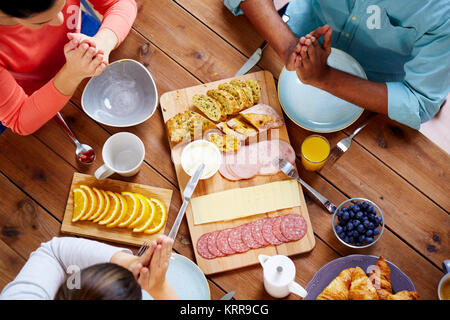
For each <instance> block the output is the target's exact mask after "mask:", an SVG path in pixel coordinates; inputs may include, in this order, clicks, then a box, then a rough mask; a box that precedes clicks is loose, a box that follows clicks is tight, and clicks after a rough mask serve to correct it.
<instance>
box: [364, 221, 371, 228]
mask: <svg viewBox="0 0 450 320" xmlns="http://www.w3.org/2000/svg"><path fill="white" fill-rule="evenodd" d="M362 224H363V226H364V227H365V228H369V224H370V221H369V220H364V221H363V223H362Z"/></svg>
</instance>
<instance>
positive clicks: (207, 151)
mask: <svg viewBox="0 0 450 320" xmlns="http://www.w3.org/2000/svg"><path fill="white" fill-rule="evenodd" d="M200 146H203V147H202V149H197V150H194V148H197V147H200ZM195 151H196V152H197V153H194V154H193V153H191V152H195ZM199 151H200V153H199ZM192 157H194V159H195V158H197V160H198V161H193V159H192ZM207 158H208V159H207ZM202 159H203V160H209V161H208V162H209V163H210V164H212V165H210V166H209V167H208V165H207V163H205V162H206V161H205V162H203V163H205V165H206V167H205V169H204V171H203V174H202V176H201V177H200V180H205V179H208V178H211V177H212V176H213V175H215V174H216V172H217V171H218V170H219V168H220V165H221V164H222V153H221V152H220V150H219V148H218V147H217V146H216V145H215V144H214V143H212V142H209V141H207V140H195V141H193V142H191V143H189V144H188V145H187V146H186V147H184V149H183V152H182V153H181V167H182V168H183V170H184V172H186V174H188V175H189V176H192V175H193V174H194V173H195V170H196V169H197V168H198V166H199V165H200V164H201V163H202V161H201V160H202ZM193 162H195V163H193Z"/></svg>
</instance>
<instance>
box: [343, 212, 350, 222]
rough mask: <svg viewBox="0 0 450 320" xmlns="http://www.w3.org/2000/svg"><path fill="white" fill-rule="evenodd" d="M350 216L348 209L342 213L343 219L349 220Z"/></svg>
mask: <svg viewBox="0 0 450 320" xmlns="http://www.w3.org/2000/svg"><path fill="white" fill-rule="evenodd" d="M349 218H350V215H349V214H348V212H347V211H345V212H344V213H343V214H342V219H343V220H344V221H347V220H348V219H349Z"/></svg>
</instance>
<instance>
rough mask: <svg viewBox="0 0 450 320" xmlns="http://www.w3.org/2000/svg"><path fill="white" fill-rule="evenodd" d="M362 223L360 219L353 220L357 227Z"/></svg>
mask: <svg viewBox="0 0 450 320" xmlns="http://www.w3.org/2000/svg"><path fill="white" fill-rule="evenodd" d="M360 223H361V221H359V220H353V226H355V227H357V226H358V225H359V224H360Z"/></svg>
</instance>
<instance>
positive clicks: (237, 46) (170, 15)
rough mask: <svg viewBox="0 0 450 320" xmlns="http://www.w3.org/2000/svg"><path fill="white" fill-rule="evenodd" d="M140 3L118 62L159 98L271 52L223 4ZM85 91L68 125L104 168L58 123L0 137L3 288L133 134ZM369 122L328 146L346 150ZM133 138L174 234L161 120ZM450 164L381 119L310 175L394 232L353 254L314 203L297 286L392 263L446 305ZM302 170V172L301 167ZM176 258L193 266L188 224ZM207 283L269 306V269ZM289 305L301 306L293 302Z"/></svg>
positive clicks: (295, 137) (292, 129)
mask: <svg viewBox="0 0 450 320" xmlns="http://www.w3.org/2000/svg"><path fill="white" fill-rule="evenodd" d="M138 2H139V4H140V6H139V14H138V18H137V20H136V23H135V24H134V27H133V30H132V31H131V33H130V35H129V36H128V38H127V39H126V41H125V42H124V43H123V44H122V45H121V46H120V47H119V49H118V50H116V51H115V52H114V53H113V55H112V60H117V59H121V58H131V59H135V60H138V61H141V62H142V63H143V64H145V65H146V66H148V69H149V70H150V72H151V73H152V75H153V77H154V79H155V81H156V84H157V86H158V91H159V93H160V94H163V93H164V92H167V91H171V90H175V89H180V88H185V87H189V86H193V85H197V84H201V83H205V82H209V81H214V80H220V79H223V78H227V77H231V76H233V75H234V73H235V72H236V71H237V70H238V69H239V68H240V67H241V66H242V64H243V63H244V62H245V61H246V60H247V59H248V57H249V56H250V55H251V54H252V53H253V51H254V50H255V49H256V48H257V47H258V46H259V45H260V44H261V43H262V41H263V39H261V37H260V36H258V35H257V34H256V32H255V31H254V30H253V29H252V27H251V26H250V24H249V23H248V21H247V20H246V19H245V18H244V17H234V16H233V15H232V14H231V13H229V12H228V10H227V9H226V8H225V7H224V6H223V0H209V1H203V0H176V1H170V0H160V1H144V0H138ZM145 45H149V51H148V52H145V50H140V49H141V48H142V47H143V46H145ZM281 66H282V64H281V62H280V60H279V58H278V57H277V55H276V54H275V52H274V51H273V50H272V49H271V48H270V47H268V48H266V49H265V51H264V54H263V58H262V60H261V61H260V63H259V64H258V66H256V67H255V68H254V69H253V71H258V70H263V69H266V70H269V71H271V72H272V73H273V74H274V76H275V77H276V78H277V77H278V75H279V72H280V70H281ZM85 83H86V82H85ZM85 83H83V85H82V86H80V88H79V90H78V91H77V93H76V94H75V95H74V96H73V98H72V99H71V101H70V102H69V103H68V104H67V105H66V106H65V107H64V109H63V110H62V114H63V116H64V117H65V119H66V121H67V122H68V124H69V126H70V127H71V128H72V130H73V131H74V133H75V135H76V136H77V137H78V139H79V140H80V141H82V142H83V143H87V144H89V145H91V146H93V147H94V149H95V150H96V152H97V155H98V158H97V160H96V161H95V163H94V165H92V166H90V167H87V168H86V167H81V166H80V165H79V164H78V163H77V161H76V159H75V156H74V150H75V148H74V146H73V144H72V142H71V141H70V140H69V138H67V137H66V136H65V134H64V132H63V131H62V130H61V129H60V128H59V127H58V125H57V123H56V122H55V121H50V122H49V123H47V124H46V125H45V126H44V127H43V128H42V129H40V130H39V131H38V132H36V133H35V134H33V135H31V136H27V137H22V136H19V135H16V134H13V133H12V132H11V131H10V130H7V131H6V132H5V133H4V134H2V135H1V136H0V148H1V151H0V194H1V196H0V230H1V233H0V288H3V287H4V286H5V285H6V284H7V283H8V282H9V281H11V280H12V279H13V278H14V277H15V276H16V275H17V273H18V272H19V270H20V269H21V267H22V266H23V265H24V263H25V261H26V260H27V259H28V256H29V254H30V253H31V252H32V251H34V250H35V249H36V248H37V247H38V246H39V245H40V243H41V242H43V241H48V240H50V239H51V238H52V237H54V236H61V234H60V231H59V230H60V226H61V221H62V218H63V213H64V208H65V205H66V201H67V196H68V192H69V188H70V182H71V180H72V176H73V173H74V172H82V173H87V174H93V173H94V171H95V170H96V169H97V168H98V167H99V166H100V165H101V164H102V158H101V149H102V145H103V143H104V141H105V140H106V139H107V138H108V137H109V136H110V135H111V134H114V133H116V132H118V131H122V129H118V128H111V127H107V126H102V125H100V124H99V123H96V122H95V121H93V120H92V119H90V118H89V117H88V116H87V115H85V114H84V113H83V112H82V110H81V107H80V97H81V93H82V90H83V88H84V86H85ZM447 107H448V106H447ZM286 119H287V118H286ZM362 120H363V119H360V121H362ZM287 121H288V120H287ZM360 121H358V122H357V123H356V124H354V125H353V126H352V127H350V128H347V129H345V130H344V131H342V132H336V133H333V134H327V135H326V137H327V138H328V139H329V140H330V143H331V144H335V143H336V142H337V141H338V140H339V139H341V138H343V137H345V136H347V135H349V133H351V131H352V129H354V128H355V126H357V125H358V123H360ZM288 128H289V135H290V138H291V141H292V143H293V146H294V148H295V150H296V152H297V154H299V146H300V143H301V141H302V139H303V138H304V137H305V136H307V135H308V134H310V133H309V132H306V131H305V130H303V129H300V128H299V127H297V126H296V125H295V124H293V123H290V122H289V121H288ZM127 130H129V131H131V132H133V133H135V134H137V135H139V136H140V137H141V138H142V140H143V141H144V143H145V145H146V149H147V156H146V159H145V165H144V166H143V168H142V170H141V171H140V173H139V174H138V175H137V176H135V177H133V178H128V179H127V180H129V181H135V182H138V183H144V184H150V185H154V186H158V187H164V188H170V189H173V190H174V196H173V199H172V204H171V206H170V211H169V218H168V226H169V227H170V226H171V225H172V223H173V221H174V219H175V215H176V213H177V212H178V208H179V207H180V205H181V198H180V194H179V186H178V185H177V179H176V176H175V170H174V167H173V165H172V163H171V161H170V154H169V146H168V140H167V136H166V132H165V128H164V124H163V121H162V115H161V111H160V109H158V110H157V112H155V114H154V115H153V117H152V118H151V119H150V120H148V121H146V122H145V123H143V124H141V125H139V126H136V127H133V128H129V129H127ZM448 133H449V131H448V127H447V135H448ZM162 159H166V160H165V161H162ZM449 163H450V157H449V155H448V154H447V153H446V152H444V151H443V150H441V149H440V148H439V147H438V146H436V145H435V144H433V143H432V142H430V141H429V140H428V139H427V138H426V137H425V136H424V135H422V134H421V133H420V132H417V131H414V130H411V129H409V128H407V127H405V126H403V125H400V124H397V123H395V122H393V121H390V120H389V119H387V118H386V117H382V116H377V117H376V118H375V119H374V120H373V121H372V122H371V124H370V125H369V126H368V127H367V128H366V129H364V130H363V131H362V132H361V133H360V134H359V135H358V136H357V137H356V138H355V140H354V143H353V144H352V146H351V148H350V150H349V151H348V152H347V153H346V154H345V155H344V156H342V158H341V159H340V160H339V161H338V162H337V163H336V164H335V165H334V166H333V167H332V168H327V167H325V168H323V170H322V171H321V172H319V173H311V172H307V171H305V170H300V171H301V175H302V176H303V178H304V179H305V180H306V181H307V182H308V183H309V184H311V185H312V186H313V187H314V188H316V189H317V190H318V191H319V192H321V193H323V194H324V195H325V196H326V197H328V198H329V199H330V200H331V201H333V202H334V203H340V202H341V201H343V200H345V199H347V198H349V197H365V198H368V199H371V200H373V201H375V202H376V203H377V204H378V205H379V206H380V207H381V208H382V210H383V213H384V215H385V219H386V229H385V232H384V234H383V236H382V239H380V241H379V242H378V243H376V244H375V245H374V246H372V247H370V248H367V249H363V250H352V249H349V248H347V247H345V246H343V245H342V244H341V243H340V242H339V241H338V240H337V239H336V238H335V236H334V234H333V232H332V230H331V227H330V225H331V223H330V215H329V214H328V213H327V212H326V211H325V210H324V209H323V208H322V207H321V206H320V205H318V204H316V203H315V202H312V201H310V200H308V210H309V213H310V217H311V221H312V224H313V228H314V232H315V237H316V246H315V248H314V249H313V251H311V252H310V253H307V254H301V255H297V256H293V257H292V258H293V259H294V261H295V264H296V267H297V279H296V280H297V281H298V282H299V283H300V284H302V285H306V284H307V283H308V281H309V280H311V278H312V277H313V275H314V273H315V272H316V271H317V270H318V269H319V268H321V267H322V266H323V265H325V264H326V263H328V262H330V261H332V260H333V259H336V258H339V257H341V256H345V255H349V254H353V253H362V254H370V255H383V256H385V257H386V258H387V259H388V260H390V261H392V262H393V263H394V264H396V265H397V266H398V267H400V268H401V269H402V270H403V271H404V272H405V273H406V274H407V275H408V276H409V277H410V278H411V279H412V281H413V282H414V284H415V286H416V288H417V290H418V291H419V293H420V295H421V297H422V298H424V299H436V298H437V293H436V288H437V284H438V281H439V280H440V278H441V277H442V266H441V264H442V261H443V260H444V259H448V258H449V256H450V254H449V242H448V239H449V230H450V218H449V211H450V197H449V194H450V183H449V178H450V168H449ZM297 164H298V166H299V168H301V164H300V162H298V163H297ZM114 178H118V177H116V176H115V177H114ZM121 179H124V178H121ZM135 249H136V248H134V250H135ZM174 250H176V251H177V252H178V253H181V254H183V255H185V256H186V257H188V258H190V259H194V255H193V248H192V243H191V240H190V236H189V231H188V228H187V223H186V221H184V222H183V224H182V226H181V228H180V232H179V235H178V238H177V240H176V243H175V245H174ZM208 280H209V284H210V288H211V294H212V298H213V299H218V298H220V297H221V296H222V295H223V294H224V293H225V292H228V291H231V290H233V291H236V295H235V298H236V299H267V298H270V297H269V296H268V295H267V294H266V293H265V291H264V288H263V283H262V270H261V268H260V267H259V266H253V267H247V268H244V269H239V270H236V271H232V272H224V273H221V274H216V275H212V276H209V277H208ZM288 298H289V299H297V297H296V296H293V295H291V296H289V297H288Z"/></svg>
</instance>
